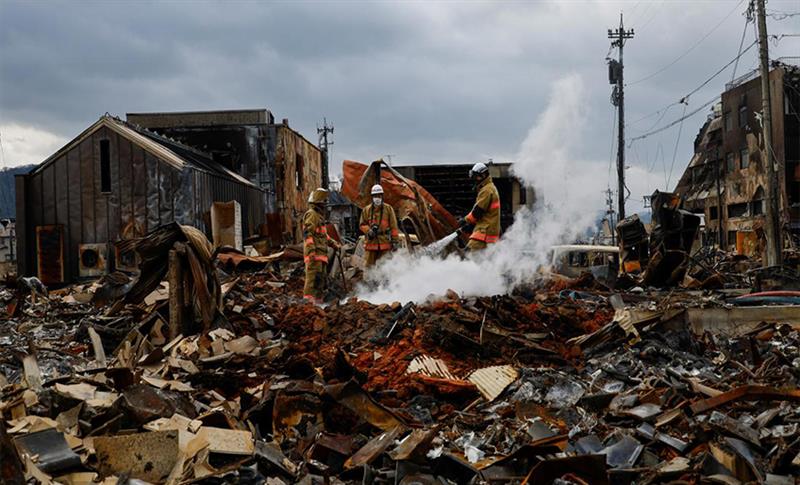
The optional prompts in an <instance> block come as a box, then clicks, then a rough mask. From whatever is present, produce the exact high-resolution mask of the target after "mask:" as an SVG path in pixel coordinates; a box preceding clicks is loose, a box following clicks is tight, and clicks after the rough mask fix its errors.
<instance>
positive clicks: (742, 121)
mask: <svg viewBox="0 0 800 485" xmlns="http://www.w3.org/2000/svg"><path fill="white" fill-rule="evenodd" d="M745 126H747V106H740V107H739V128H744V127H745Z"/></svg>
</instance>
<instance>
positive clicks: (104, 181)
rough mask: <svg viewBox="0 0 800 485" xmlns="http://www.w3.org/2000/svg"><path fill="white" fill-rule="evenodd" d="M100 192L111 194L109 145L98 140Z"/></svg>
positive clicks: (106, 141)
mask: <svg viewBox="0 0 800 485" xmlns="http://www.w3.org/2000/svg"><path fill="white" fill-rule="evenodd" d="M100 192H103V193H108V192H111V145H110V144H109V142H108V140H100Z"/></svg>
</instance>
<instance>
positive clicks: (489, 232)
mask: <svg viewBox="0 0 800 485" xmlns="http://www.w3.org/2000/svg"><path fill="white" fill-rule="evenodd" d="M465 219H466V220H467V222H469V223H470V224H473V225H474V226H475V227H474V229H473V230H472V234H470V236H469V238H470V239H475V240H476V241H483V242H485V243H496V242H497V241H498V239H500V194H498V193H497V187H495V186H494V182H492V178H491V177H487V178H486V180H484V181H483V182H481V184H480V185H479V186H478V197H477V199H476V200H475V206H474V207H473V208H472V211H470V213H469V214H467V217H465Z"/></svg>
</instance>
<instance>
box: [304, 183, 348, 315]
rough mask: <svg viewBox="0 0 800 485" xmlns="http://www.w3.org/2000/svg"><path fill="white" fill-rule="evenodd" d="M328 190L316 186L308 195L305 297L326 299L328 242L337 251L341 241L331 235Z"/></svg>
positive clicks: (317, 300)
mask: <svg viewBox="0 0 800 485" xmlns="http://www.w3.org/2000/svg"><path fill="white" fill-rule="evenodd" d="M327 201H328V191H327V190H325V189H314V191H313V192H311V194H310V195H309V196H308V210H307V211H306V213H305V215H303V261H305V264H306V281H305V286H304V287H303V298H304V299H306V300H309V301H311V302H314V303H322V298H323V296H324V294H325V286H326V283H327V281H326V280H327V269H328V246H331V247H333V248H334V249H336V250H337V251H338V250H339V248H340V246H339V243H337V242H336V241H334V240H333V239H331V237H330V236H328V228H327V227H326V225H325V224H326V221H325V204H326V202H327Z"/></svg>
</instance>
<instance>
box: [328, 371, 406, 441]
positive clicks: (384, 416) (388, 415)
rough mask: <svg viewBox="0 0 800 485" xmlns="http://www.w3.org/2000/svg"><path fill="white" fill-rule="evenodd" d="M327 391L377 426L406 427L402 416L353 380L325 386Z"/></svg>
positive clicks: (380, 427) (383, 428)
mask: <svg viewBox="0 0 800 485" xmlns="http://www.w3.org/2000/svg"><path fill="white" fill-rule="evenodd" d="M325 392H326V393H328V394H329V395H330V396H331V397H333V398H334V399H336V400H337V401H338V402H339V403H340V404H342V405H343V406H345V407H346V408H348V409H350V410H351V411H353V412H354V413H355V414H356V415H357V416H359V417H360V418H361V419H363V420H364V421H366V422H368V423H369V424H371V425H373V426H375V427H376V428H379V429H382V430H384V431H389V430H391V429H394V428H397V427H403V428H405V424H404V423H403V422H402V421H401V420H400V418H398V417H397V416H395V415H394V414H393V413H392V412H391V411H389V410H388V409H386V408H385V407H383V406H381V405H380V404H378V403H377V402H375V401H374V400H373V399H372V398H371V397H370V396H369V394H367V393H366V392H365V391H364V390H363V389H361V387H359V385H358V384H356V383H355V382H353V381H348V382H346V383H344V384H333V385H330V386H325Z"/></svg>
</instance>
